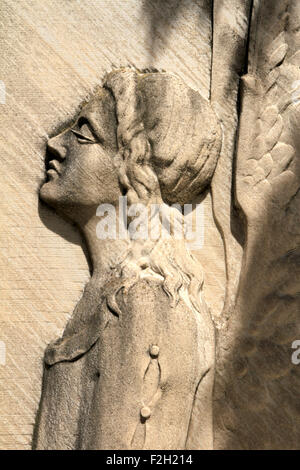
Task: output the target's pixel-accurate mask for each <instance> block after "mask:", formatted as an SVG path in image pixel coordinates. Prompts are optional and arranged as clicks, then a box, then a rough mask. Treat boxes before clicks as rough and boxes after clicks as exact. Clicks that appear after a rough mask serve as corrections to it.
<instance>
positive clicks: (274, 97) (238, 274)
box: [33, 0, 300, 449]
mask: <svg viewBox="0 0 300 470" xmlns="http://www.w3.org/2000/svg"><path fill="white" fill-rule="evenodd" d="M229 3H230V13H228V11H229V10H228V5H227V4H225V2H222V1H215V2H214V4H213V13H214V14H213V26H214V27H213V44H212V70H211V93H210V101H206V100H205V99H203V98H202V97H201V95H200V94H199V93H198V92H196V91H194V90H192V89H191V88H189V87H188V86H187V85H186V84H185V83H184V82H183V81H182V80H181V79H180V78H179V77H177V76H175V75H173V74H170V73H166V72H157V71H154V70H148V71H142V72H141V71H137V70H134V69H129V68H124V69H120V70H116V71H113V72H111V73H110V74H108V75H107V77H106V78H105V80H104V83H103V86H102V87H101V88H99V90H98V91H97V92H96V93H95V95H94V97H93V99H92V100H91V101H90V102H89V103H87V104H85V105H84V106H83V108H82V111H81V113H80V115H79V117H78V118H77V120H76V122H75V124H74V125H72V126H71V127H68V128H67V129H66V130H65V131H64V132H62V133H61V134H59V135H58V136H56V137H53V138H52V139H50V140H49V142H48V146H47V159H46V160H47V162H46V166H47V168H48V172H47V174H48V180H47V182H46V183H45V184H44V185H43V186H42V188H41V192H40V195H41V198H42V200H43V201H44V202H46V203H47V204H48V205H51V206H52V207H54V208H55V209H56V210H57V212H58V213H60V214H61V215H62V216H63V217H66V218H68V219H69V220H71V221H73V222H75V223H76V224H77V226H78V227H79V229H80V230H81V231H82V233H83V236H84V238H85V240H86V244H87V247H88V251H89V254H90V257H91V263H92V276H91V280H90V282H89V283H88V284H87V286H86V287H85V291H84V294H83V296H82V298H81V299H80V301H79V303H78V305H77V307H76V308H75V311H74V313H73V316H72V318H71V319H70V321H69V323H68V325H67V327H66V329H65V331H64V334H63V336H62V338H61V339H59V340H58V341H57V342H56V343H54V344H50V345H49V346H48V348H47V350H46V353H45V370H44V379H43V391H42V397H41V403H40V409H39V412H38V416H37V422H36V427H35V434H34V439H33V443H34V448H37V449H151V448H152V449H153V448H155V449H184V448H187V449H211V448H218V449H224V448H225V449H226V448H229V449H231V448H238V449H255V448H265V449H272V448H274V449H278V448H290V449H296V448H297V447H299V444H298V443H299V437H300V436H299V434H300V418H299V404H298V396H299V393H298V390H299V383H300V378H299V373H300V372H299V371H300V369H299V368H298V369H297V367H296V366H295V365H293V364H292V362H291V343H292V342H293V341H294V340H295V339H297V337H298V336H299V308H298V304H299V288H298V284H299V282H298V270H299V268H298V264H299V263H298V258H299V240H298V239H299V229H298V217H299V216H298V212H299V211H298V208H299V187H300V179H299V178H300V174H299V168H298V166H299V165H298V163H297V161H298V159H297V152H298V148H299V143H298V126H299V124H298V122H299V119H298V114H299V106H298V103H299V100H298V99H297V96H296V98H295V90H296V89H297V86H296V85H295V84H297V83H298V81H299V80H300V77H299V65H300V64H299V53H298V42H299V34H298V26H299V21H300V7H299V4H297V2H296V1H294V0H275V1H274V2H272V5H271V4H270V2H269V1H266V0H254V1H253V2H252V1H242V0H232V1H231V2H229ZM224 41H226V45H227V47H226V48H225V47H224ZM295 87H296V88H295ZM209 186H210V187H211V191H212V195H213V209H214V216H215V219H216V223H217V226H218V228H219V230H220V233H221V234H222V237H223V241H224V249H225V253H226V268H227V286H226V287H227V291H226V299H225V304H224V310H223V312H222V314H221V316H220V317H219V318H217V316H216V315H215V312H210V311H209V309H208V308H207V307H206V304H205V300H204V298H203V292H202V286H203V282H204V281H203V279H204V276H203V275H204V272H203V268H202V267H201V266H200V264H199V262H198V261H195V260H194V258H193V256H192V255H191V253H190V252H189V250H188V249H187V248H186V245H185V241H184V240H179V239H177V238H176V237H175V236H174V234H173V235H171V236H170V237H169V238H168V237H164V236H163V221H162V218H159V219H157V224H158V226H159V227H160V229H161V236H160V237H158V238H157V239H156V240H150V239H148V240H141V239H135V237H134V236H132V233H131V232H130V230H129V225H128V224H125V225H124V229H126V232H127V233H128V237H116V239H114V240H109V239H106V240H99V239H98V238H97V224H98V222H99V217H97V215H96V213H97V207H98V206H99V204H104V203H105V204H111V205H112V206H113V207H114V208H115V213H116V215H117V217H118V218H119V219H120V217H122V214H121V213H120V207H119V200H120V199H119V198H120V197H122V196H123V197H124V196H125V195H126V197H127V203H128V205H129V206H130V205H132V204H142V205H143V207H146V208H147V217H149V220H148V222H149V224H150V222H151V220H150V219H151V217H152V216H153V214H152V213H151V210H148V209H149V208H150V207H151V206H152V205H155V204H160V205H163V207H165V206H170V205H172V204H174V203H175V204H176V203H177V204H179V205H183V204H186V203H190V202H192V200H193V199H194V198H195V197H196V196H197V195H199V194H200V193H201V192H203V191H204V190H205V189H207V187H209ZM149 214H150V215H149ZM151 214H152V215H151ZM173 216H174V217H175V218H174V219H173V223H175V219H176V217H180V212H174V213H173ZM122 220H123V219H122ZM128 222H130V219H129V221H128ZM172 233H173V232H172ZM277 423H280V426H278V425H277Z"/></svg>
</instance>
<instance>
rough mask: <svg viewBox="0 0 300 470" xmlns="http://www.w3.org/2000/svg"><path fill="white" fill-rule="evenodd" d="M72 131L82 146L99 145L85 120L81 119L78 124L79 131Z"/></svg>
mask: <svg viewBox="0 0 300 470" xmlns="http://www.w3.org/2000/svg"><path fill="white" fill-rule="evenodd" d="M71 131H72V132H73V134H75V135H76V137H77V140H78V142H79V143H81V144H97V143H99V141H98V140H97V139H96V138H95V136H94V134H93V132H92V130H91V126H90V125H89V122H88V121H87V120H86V119H84V118H80V119H79V121H78V123H77V129H71Z"/></svg>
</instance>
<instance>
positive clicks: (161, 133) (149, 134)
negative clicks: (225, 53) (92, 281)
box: [41, 69, 221, 261]
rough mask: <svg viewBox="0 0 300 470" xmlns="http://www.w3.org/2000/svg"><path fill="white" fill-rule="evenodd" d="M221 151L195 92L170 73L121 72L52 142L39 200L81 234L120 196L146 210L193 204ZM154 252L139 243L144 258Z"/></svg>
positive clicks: (209, 114)
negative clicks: (98, 212) (103, 206)
mask: <svg viewBox="0 0 300 470" xmlns="http://www.w3.org/2000/svg"><path fill="white" fill-rule="evenodd" d="M220 147H221V129H220V125H219V123H218V121H217V118H216V115H215V113H214V111H213V109H212V108H211V106H210V103H209V102H208V101H206V100H205V99H204V98H202V97H201V95H200V94H199V93H198V92H196V91H194V90H193V89H191V88H190V87H188V86H187V85H186V84H185V83H184V82H182V80H180V79H179V78H178V77H177V76H175V75H173V74H170V73H165V72H151V73H148V72H143V73H142V72H138V71H135V70H132V69H120V70H117V71H113V72H111V73H110V74H108V75H107V77H106V79H105V80H104V84H103V86H102V87H101V88H100V89H99V90H98V91H97V93H96V94H95V95H94V97H93V99H92V100H91V101H90V102H89V103H88V104H86V105H85V106H84V107H83V109H82V111H81V113H80V115H79V117H78V119H77V121H76V123H75V125H74V126H73V127H71V128H69V129H67V130H65V131H64V132H62V133H61V134H59V135H58V136H56V137H53V138H51V139H50V140H49V142H48V152H49V158H48V163H47V166H48V171H47V174H48V180H47V182H46V183H45V184H44V185H43V186H42V188H41V198H42V199H43V200H44V201H45V202H47V203H48V204H50V205H51V206H54V207H55V208H57V209H59V211H60V212H62V213H63V214H65V215H66V216H67V217H68V218H70V219H72V220H73V221H75V222H77V223H78V225H79V226H83V225H85V224H86V222H87V220H88V219H89V218H91V217H93V216H95V214H96V210H97V207H98V206H99V204H105V203H106V204H107V203H108V204H112V205H114V206H116V207H117V206H118V204H119V197H120V196H121V195H126V196H127V202H128V205H132V204H137V203H142V204H143V205H144V207H148V208H149V207H150V205H151V204H154V203H155V204H160V203H164V204H169V205H170V204H179V205H183V204H186V203H191V202H192V201H193V200H194V198H195V197H196V196H197V195H198V194H200V193H201V192H203V190H204V189H205V188H206V187H207V186H208V185H209V183H210V181H211V178H212V176H213V173H214V170H215V167H216V163H217V159H218V155H219V152H220ZM149 210H150V209H149ZM155 245H157V243H156V244H155ZM147 246H148V253H147ZM153 247H154V244H153V243H148V245H147V243H143V253H144V255H145V254H146V256H147V255H149V252H153ZM163 251H164V250H163ZM152 254H154V252H153V253H152ZM140 255H141V251H140V250H139V255H137V256H140ZM143 258H145V256H144V257H143ZM136 261H137V260H136Z"/></svg>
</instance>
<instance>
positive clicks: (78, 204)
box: [40, 89, 121, 220]
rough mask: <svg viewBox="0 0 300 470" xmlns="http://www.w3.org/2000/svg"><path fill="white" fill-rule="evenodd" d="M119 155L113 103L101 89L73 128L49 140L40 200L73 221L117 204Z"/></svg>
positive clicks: (108, 94)
mask: <svg viewBox="0 0 300 470" xmlns="http://www.w3.org/2000/svg"><path fill="white" fill-rule="evenodd" d="M116 151H117V146H116V118H115V111H114V100H113V98H112V96H111V95H110V93H109V92H108V91H107V90H105V89H102V90H101V92H100V93H98V94H97V96H96V97H95V98H93V100H92V101H90V102H89V103H88V104H87V105H86V106H85V107H84V108H83V110H82V111H81V113H80V114H79V116H78V119H77V121H76V123H75V125H74V126H72V127H71V128H69V129H67V130H65V131H64V132H62V133H61V134H59V135H57V136H55V137H53V138H51V139H49V141H48V145H47V161H46V170H47V181H46V183H45V184H44V185H43V186H42V188H41V191H40V196H41V199H42V200H43V201H45V202H46V203H47V204H49V205H51V206H53V207H55V208H58V209H59V210H60V211H61V212H63V213H65V215H67V216H68V217H70V218H72V219H73V220H76V218H77V217H76V215H77V214H78V212H79V211H80V210H81V209H82V210H87V209H92V210H94V208H95V207H97V206H98V205H99V204H101V203H111V204H116V203H117V201H118V197H119V195H120V193H121V190H120V187H119V181H118V172H117V169H116V168H115V166H114V163H113V159H114V156H115V153H116Z"/></svg>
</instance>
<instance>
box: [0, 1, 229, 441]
mask: <svg viewBox="0 0 300 470" xmlns="http://www.w3.org/2000/svg"><path fill="white" fill-rule="evenodd" d="M0 8H1V30H0V35H1V36H0V43H1V59H0V62H1V66H0V70H1V77H0V79H1V80H2V81H3V83H4V84H5V88H6V102H5V104H1V105H0V109H1V131H0V133H1V140H0V145H1V159H2V160H1V161H2V166H3V171H2V172H1V310H0V316H1V323H0V325H1V328H0V340H1V341H3V342H4V343H5V345H6V364H5V365H0V385H1V393H0V397H1V399H0V448H1V449H7V448H12V449H28V448H30V443H31V436H32V429H33V423H34V419H35V413H36V410H37V406H38V402H39V398H40V389H41V374H42V357H43V352H44V349H45V346H46V345H47V344H48V343H49V342H50V341H52V340H54V339H56V338H57V337H59V336H60V334H61V333H62V331H63V328H64V326H65V323H66V321H67V319H68V318H69V317H70V315H71V313H72V310H73V308H74V306H75V305H76V302H77V301H78V299H79V298H80V296H81V294H82V291H83V287H84V285H85V283H86V281H87V280H88V278H89V270H88V264H87V261H86V258H85V256H84V253H83V250H82V241H81V238H80V236H79V234H78V232H77V230H76V229H75V228H74V227H72V226H71V225H70V224H68V223H66V222H64V221H63V220H62V219H60V218H59V217H58V216H57V215H55V214H54V213H52V212H51V211H50V210H49V209H48V208H47V207H46V206H43V205H40V204H39V202H38V190H39V186H40V184H41V182H42V181H43V178H44V156H45V144H46V140H47V139H48V137H49V136H52V135H54V134H55V133H57V132H58V131H59V130H60V128H61V126H63V125H64V124H65V122H67V121H68V120H70V119H71V118H72V117H73V116H74V112H75V111H76V109H77V107H78V105H79V104H80V102H82V101H83V100H84V99H86V97H87V96H90V95H91V94H92V91H93V90H94V88H95V86H97V85H98V84H99V83H100V80H101V78H102V76H103V74H104V73H105V72H107V71H109V70H110V69H111V68H112V66H113V65H114V66H115V67H118V66H121V65H127V64H132V65H134V66H136V67H139V68H144V67H147V66H155V67H156V68H159V69H165V70H168V71H170V72H175V73H176V74H178V75H179V76H180V77H181V78H182V79H184V81H185V82H186V83H187V84H188V85H190V86H191V87H192V88H194V89H196V90H199V91H200V92H201V94H202V95H203V97H205V98H208V96H209V83H210V67H211V45H210V42H211V12H210V7H209V2H208V1H205V0H203V1H202V0H200V1H196V2H190V1H188V0H186V1H182V2H178V1H164V2H159V1H149V2H140V1H137V0H129V1H127V2H126V6H125V4H124V2H123V1H115V2H111V1H108V0H99V1H96V0H94V1H90V0H89V1H87V0H80V1H76V0H71V1H67V2H65V1H60V0H47V1H43V2H40V1H38V0H36V1H31V0H30V1H19V2H13V1H2V2H1V6H0ZM204 205H205V210H204V213H205V235H204V236H205V239H204V240H205V242H204V246H203V248H202V249H201V250H199V252H197V253H195V255H196V256H198V257H199V259H200V261H201V263H202V264H203V265H204V266H205V278H206V282H205V284H204V292H205V296H206V299H207V302H208V304H209V305H210V306H211V307H212V310H213V311H214V312H215V314H218V312H220V311H221V308H222V302H223V298H224V289H225V274H224V269H225V268H224V255H223V247H222V242H221V237H220V235H219V233H218V232H217V230H216V227H215V224H214V221H213V217H212V213H211V202H210V196H209V195H208V196H207V198H206V199H205V201H204Z"/></svg>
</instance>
